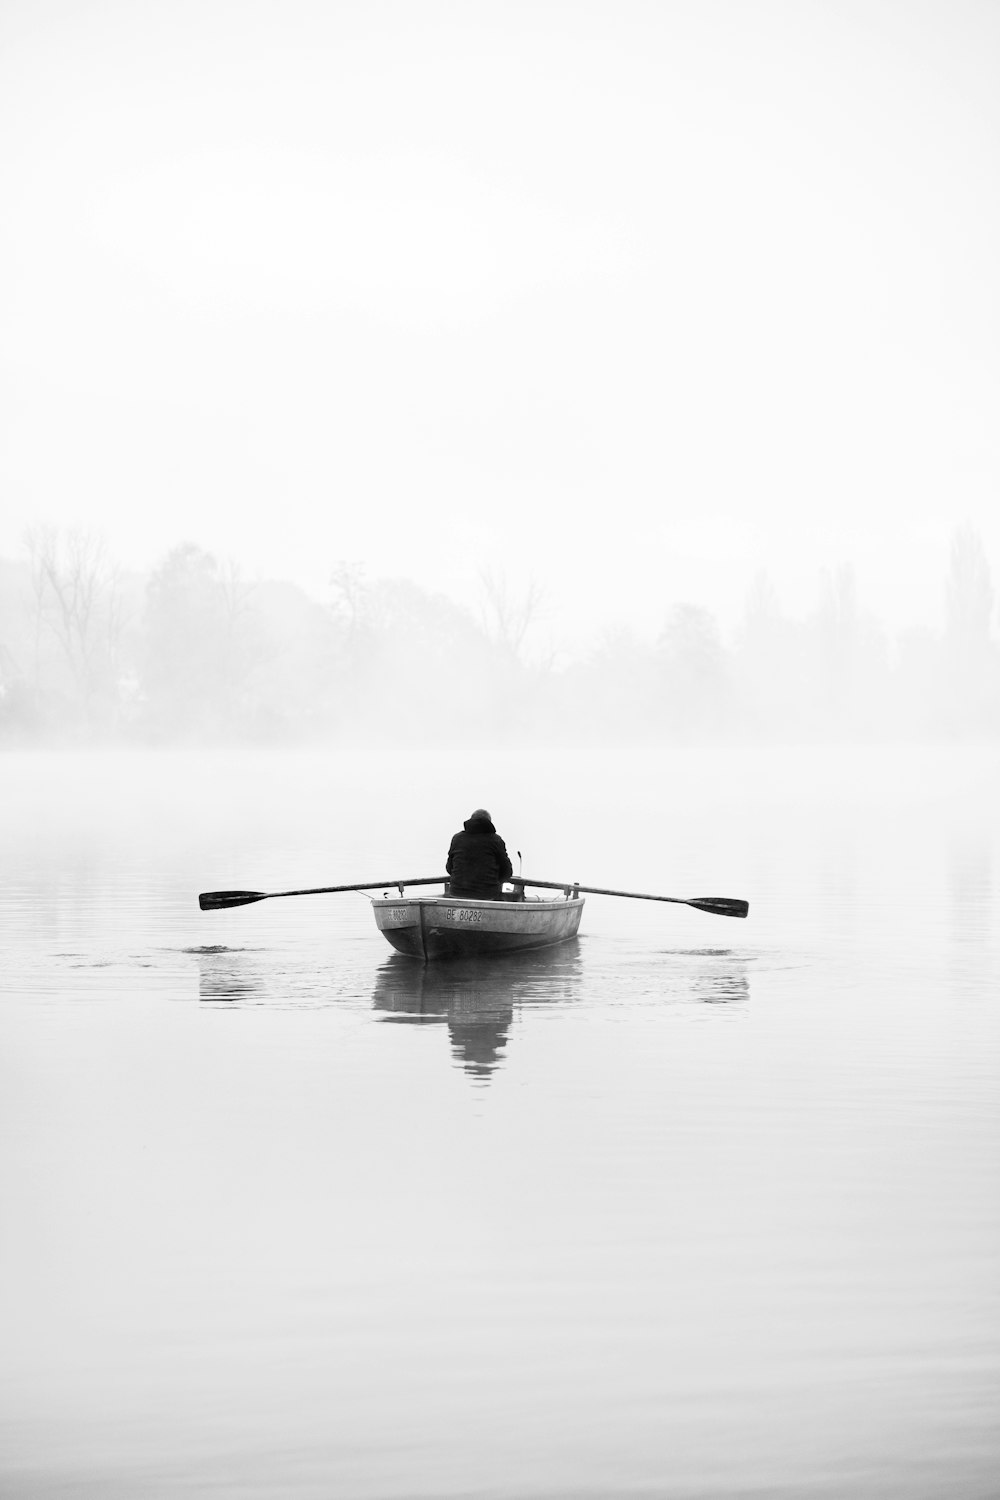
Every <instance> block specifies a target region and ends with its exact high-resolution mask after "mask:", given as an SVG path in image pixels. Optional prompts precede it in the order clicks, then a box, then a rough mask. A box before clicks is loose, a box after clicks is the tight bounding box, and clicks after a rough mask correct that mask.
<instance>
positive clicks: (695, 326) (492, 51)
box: [0, 0, 1000, 640]
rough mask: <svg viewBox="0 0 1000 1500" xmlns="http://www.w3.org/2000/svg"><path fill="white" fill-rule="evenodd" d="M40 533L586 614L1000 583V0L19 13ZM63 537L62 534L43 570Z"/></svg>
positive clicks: (31, 432) (16, 129)
mask: <svg viewBox="0 0 1000 1500" xmlns="http://www.w3.org/2000/svg"><path fill="white" fill-rule="evenodd" d="M0 45H2V56H0V205H2V230H0V313H2V336H0V389H2V423H3V433H2V445H0V553H2V554H4V555H7V556H15V555H18V553H19V552H20V551H21V544H22V539H23V535H24V532H25V529H26V527H28V526H30V525H32V524H33V523H37V522H42V521H47V522H51V523H54V524H58V525H65V526H83V527H88V528H93V529H99V530H102V531H103V532H104V533H105V534H106V536H107V539H108V542H109V545H110V547H111V550H112V551H113V552H114V553H115V555H116V556H117V557H118V558H119V559H121V561H122V562H124V563H125V564H126V565H127V566H129V567H136V568H144V567H147V566H149V565H151V564H153V563H155V562H156V561H157V559H158V558H159V557H160V556H162V554H163V553H164V552H165V551H166V549H167V548H168V547H170V546H171V545H173V544H174V543H176V542H178V541H180V540H183V539H191V540H194V541H197V542H200V543H201V544H202V545H204V546H206V547H208V548H209V549H211V550H213V551H216V552H218V553H220V554H223V555H226V556H232V557H235V558H237V559H239V560H240V561H241V562H242V563H243V565H244V566H245V568H246V569H247V570H248V572H249V573H250V574H251V575H260V576H284V577H289V578H293V579H295V580H297V581H299V582H301V583H302V584H304V585H305V586H307V587H308V588H309V589H310V590H311V591H313V592H315V593H317V594H318V595H320V596H322V595H324V594H325V591H326V588H327V581H328V579H329V576H330V573H331V571H332V569H333V567H334V566H335V565H336V564H337V563H338V562H340V561H343V560H346V561H351V562H355V563H361V564H364V566H365V567H366V569H367V570H368V572H369V573H370V574H371V575H372V576H385V575H391V574H397V573H402V574H406V575H408V576H410V577H412V578H415V579H417V580H418V581H419V582H421V583H423V584H424V585H426V586H428V587H435V588H442V589H445V590H447V591H449V592H450V593H452V594H453V595H455V596H457V597H460V598H465V599H472V598H474V597H475V594H476V592H477V587H478V585H477V575H478V572H479V570H480V569H481V568H483V567H484V566H488V567H492V568H493V569H494V570H496V571H504V572H505V573H506V574H507V575H508V576H509V578H510V579H511V580H512V582H514V583H516V582H517V581H518V580H523V579H524V578H526V577H527V576H528V575H529V574H533V575H534V576H535V578H536V579H537V580H538V581H539V582H540V583H542V584H543V585H544V587H545V589H546V591H547V594H548V599H549V609H550V615H551V624H552V629H553V631H554V633H555V634H556V636H557V637H559V638H561V639H563V640H566V639H569V638H571V637H572V636H573V635H574V634H575V633H577V632H578V633H579V634H581V635H589V634H591V633H592V631H593V630H594V628H595V627H596V626H598V625H600V624H603V623H605V622H608V621H611V620H615V619H617V620H630V621H632V622H633V623H635V624H636V625H637V626H639V627H640V628H642V629H653V628H655V627H656V626H657V624H658V623H659V622H660V621H661V619H662V617H663V615H664V613H665V612H666V610H667V609H668V608H669V606H670V604H671V603H673V602H677V601H678V600H692V601H694V602H701V603H704V604H707V605H709V606H710V607H711V608H713V609H715V610H716V611H717V612H718V613H719V615H720V618H721V619H722V620H723V623H724V624H725V625H727V626H730V625H731V624H732V623H734V622H735V620H736V619H737V618H738V615H739V611H740V608H741V606H742V600H743V596H744V593H745V590H746V587H747V585H748V583H749V581H750V579H751V578H752V576H753V574H754V573H755V571H756V570H757V569H759V568H761V567H767V568H768V569H769V570H770V572H771V575H772V578H773V580H774V582H775V584H776V586H777V590H778V594H779V598H780V599H781V601H782V603H783V604H784V605H785V607H786V608H787V609H789V611H791V612H793V613H799V612H801V611H803V610H804V609H806V608H808V607H809V606H810V605H811V604H812V602H813V601H814V599H815V597H816V594H817V587H818V579H819V573H820V570H821V568H823V567H824V566H837V565H838V564H841V563H844V562H853V563H854V564H855V566H856V568H857V572H858V578H859V583H860V587H861V590H862V594H863V596H864V597H865V598H866V599H867V600H868V602H869V603H870V604H872V605H873V606H874V607H876V608H877V609H878V611H879V612H880V613H882V614H883V615H884V616H885V617H886V619H887V620H888V621H889V622H890V623H894V624H905V623H908V622H910V621H925V622H926V623H928V624H935V623H936V622H937V621H938V620H939V618H940V613H941V602H942V584H943V574H944V569H945V567H946V562H947V547H948V539H949V535H950V532H951V530H952V528H953V527H954V526H955V525H956V524H958V523H959V522H961V521H963V520H966V519H968V520H971V521H972V522H973V523H974V524H976V525H977V526H978V527H979V529H980V531H981V532H982V534H983V537H984V540H985V542H986V544H987V550H988V553H989V554H990V556H991V559H992V561H993V564H994V568H995V569H997V570H1000V423H998V392H1000V309H998V284H1000V283H998V271H1000V209H998V183H1000V5H997V4H990V3H968V0H941V3H934V4H924V3H920V0H908V3H898V4H897V3H886V0H863V3H858V4H852V3H843V0H842V3H809V0H789V3H785V4H776V3H762V0H735V3H732V4H719V3H714V0H678V3H671V0H662V3H659V4H652V3H650V4H635V3H628V0H614V3H596V4H595V3H575V4H571V3H564V4H550V3H545V0H540V3H532V4H524V5H522V4H514V3H477V0H466V3H450V4H438V3H428V0H408V3H402V4H384V3H378V0H373V3H363V4H343V3H336V0H328V3H318V0H282V3H280V4H279V3H256V0H238V3H237V0H233V3H227V0H130V3H128V4H115V3H112V0H99V3H93V4H91V3H87V0H75V3H65V4H54V3H46V0H31V3H19V0H4V3H3V5H2V8H0ZM22 555H23V553H22Z"/></svg>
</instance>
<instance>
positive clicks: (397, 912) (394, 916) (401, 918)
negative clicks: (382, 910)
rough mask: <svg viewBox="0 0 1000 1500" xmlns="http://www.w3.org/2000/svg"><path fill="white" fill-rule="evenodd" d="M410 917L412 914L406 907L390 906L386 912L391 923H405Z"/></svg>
mask: <svg viewBox="0 0 1000 1500" xmlns="http://www.w3.org/2000/svg"><path fill="white" fill-rule="evenodd" d="M409 915H410V913H409V912H408V911H407V909H406V907H405V906H390V907H389V909H388V911H387V912H386V916H387V917H388V918H389V921H390V922H405V921H407V919H408V918H409Z"/></svg>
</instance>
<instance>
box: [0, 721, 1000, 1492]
mask: <svg viewBox="0 0 1000 1500" xmlns="http://www.w3.org/2000/svg"><path fill="white" fill-rule="evenodd" d="M5 769H6V775H5V780H4V788H5V789H4V793H3V816H4V827H5V838H4V842H3V850H2V853H0V881H2V894H3V902H2V909H3V946H4V979H3V990H4V997H3V1007H2V1012H0V1026H2V1029H3V1034H4V1044H3V1049H2V1057H3V1062H2V1064H0V1069H2V1079H0V1083H2V1092H3V1098H4V1101H5V1104H4V1113H5V1128H4V1132H3V1145H2V1148H0V1173H2V1193H3V1200H4V1203H5V1221H6V1230H5V1234H4V1241H3V1251H2V1257H3V1275H2V1280H0V1293H2V1298H3V1303H4V1322H5V1327H6V1329H7V1334H6V1337H5V1340H4V1353H3V1356H2V1358H0V1381H2V1403H0V1404H2V1408H3V1413H4V1416H3V1422H2V1428H0V1467H2V1471H3V1474H4V1482H3V1488H4V1490H5V1493H10V1494H11V1495H17V1496H42V1495H45V1496H48V1495H53V1496H54V1495H55V1494H64V1493H71V1494H72V1493H76V1492H79V1493H81V1494H82V1493H100V1494H101V1495H108V1496H122V1497H125V1496H131V1495H135V1494H140V1493H141V1494H143V1495H146V1496H150V1497H154V1500H155V1497H159V1496H167V1495H170V1494H175V1493H187V1494H194V1495H202V1494H208V1493H217V1492H221V1493H232V1494H239V1495H260V1496H279V1495H281V1496H284V1495H295V1496H298V1495H301V1496H317V1497H318V1496H320V1495H329V1494H338V1495H345V1496H358V1497H364V1496H372V1497H375V1496H380V1497H386V1496H399V1497H412V1496H418V1495H421V1496H422V1495H431V1494H433V1495H472V1494H483V1493H493V1492H494V1491H496V1490H498V1489H501V1490H502V1491H503V1493H504V1494H505V1495H515V1496H524V1497H526V1500H527V1497H532V1500H534V1497H542V1496H545V1497H555V1496H565V1495H603V1494H611V1493H613V1494H616V1495H617V1494H626V1495H627V1494H639V1493H648V1492H649V1491H650V1490H652V1491H653V1492H655V1493H657V1494H661V1495H665V1496H677V1497H682V1496H683V1497H687V1496H690V1495H694V1494H703V1495H706V1496H718V1497H722V1496H729V1495H732V1494H734V1493H741V1492H744V1491H746V1492H763V1493H767V1494H787V1495H789V1496H793V1495H794V1496H800V1495H817V1496H830V1497H833V1496H838V1497H841V1496H847V1497H858V1500H862V1497H867V1496H869V1495H871V1494H873V1493H879V1494H883V1495H898V1496H900V1497H903V1496H906V1497H912V1496H918V1497H926V1500H932V1497H935V1500H936V1497H937V1496H939V1495H940V1494H942V1493H945V1492H958V1493H962V1494H963V1495H968V1496H977V1497H983V1500H986V1497H987V1496H989V1495H991V1494H992V1492H993V1488H994V1481H995V1474H996V1470H997V1463H998V1458H1000V1454H998V1450H997V1440H996V1432H997V1430H998V1428H997V1422H996V1416H997V1401H998V1395H1000V1387H998V1369H1000V1326H998V1322H997V1317H996V1282H995V1265H996V1257H997V1252H998V1249H1000V1215H998V1199H997V1194H996V1186H995V1165H996V1158H997V1147H998V1138H1000V1110H998V1107H997V1092H996V1087H995V1082H996V1069H997V1062H998V1060H1000V1019H998V1012H997V1008H996V1003H995V1001H996V993H997V977H998V974H1000V928H998V922H997V904H996V871H997V868H998V855H1000V806H998V800H997V793H996V786H995V783H996V778H995V775H994V764H993V756H992V752H986V751H981V750H978V751H977V750H975V749H964V750H963V749H949V750H941V749H932V750H921V749H912V750H908V751H900V750H884V751H882V750H878V749H874V750H838V751H826V750H815V751H806V750H799V751H793V752H787V751H786V752H782V751H775V750H766V751H765V750H757V749H755V750H746V751H736V752H733V751H726V750H716V751H711V750H705V749H699V750H677V749H674V750H661V751H655V752H650V753H647V754H644V755H642V754H630V755H624V754H621V753H616V752H603V753H597V752H589V753H581V754H579V755H578V756H576V757H566V756H564V755H562V754H560V753H555V754H553V753H539V752H537V751H531V750H524V749H522V750H519V751H516V752H496V753H494V754H493V755H492V756H482V757H478V758H476V759H475V760H473V761H470V760H469V759H468V758H465V757H451V756H442V755H440V754H432V755H425V756H422V757H419V756H414V755H413V754H407V755H396V754H392V753H388V752H384V751H383V752H381V753H376V752H372V751H358V752H355V753H346V752H343V751H341V752H322V753H315V752H299V753H288V752H282V751H256V752H241V753H236V752H233V751H216V752H162V753H158V754H153V753H108V752H92V753H89V754H77V755H67V754H62V753H49V754H42V755H38V754H35V755H21V754H9V755H8V756H7V757H6V760H5ZM484 798H485V799H486V800H487V804H488V805H489V807H490V809H491V811H492V812H493V814H494V817H495V819H496V822H497V825H498V827H499V829H500V831H501V833H502V834H503V835H504V837H505V838H506V839H507V841H508V844H509V846H510V847H511V848H512V849H521V850H522V852H523V854H524V870H525V873H526V874H531V875H534V876H537V877H538V878H541V879H547V878H553V879H560V880H561V879H567V880H571V879H579V880H581V881H583V882H584V883H595V884H609V885H614V886H618V887H622V888H625V889H634V890H640V891H641V890H649V891H654V892H659V893H661V894H674V895H680V896H685V895H697V894H716V895H731V896H743V897H745V898H747V899H749V901H750V903H751V910H750V917H749V919H748V920H747V921H745V922H743V921H740V922H736V921H726V920H724V919H720V918H712V917H708V916H705V915H703V914H702V913H699V912H697V911H693V910H690V909H687V908H684V907H662V906H656V905H653V904H651V903H641V902H629V901H624V900H619V901H615V900H612V899H610V898H606V899H602V898H598V897H590V898H588V901H587V906H586V908H585V911H584V917H583V924H582V928H581V936H580V938H579V939H578V940H577V941H576V942H574V943H572V944H568V945H566V946H565V947H562V948H555V949H552V950H550V951H548V952H542V953H538V954H533V955H532V954H527V955H523V956H522V957H520V958H511V959H507V960H504V961H503V962H502V963H498V964H496V965H475V964H468V963H465V962H462V963H459V964H456V965H453V966H446V965H443V964H442V965H440V966H438V967H437V968H436V969H425V968H423V967H422V966H421V965H419V964H416V963H413V962H411V961H408V960H405V959H402V958H401V957H399V956H398V955H395V954H393V953H391V951H390V950H389V949H388V947H387V946H386V945H385V944H384V942H383V940H382V939H381V937H380V935H379V934H378V933H377V931H376V930H375V925H374V920H373V917H372V913H371V911H370V908H369V903H368V900H367V898H366V897H365V896H362V895H347V896H341V897H318V896H316V897H303V898H299V899H295V900H284V901H270V902H261V903H258V904H257V905H255V906H252V907H244V908H238V909H234V910H231V911H220V912H213V913H202V912H200V911H199V910H198V908H197V904H196V896H197V892H198V890H200V889H214V888H234V887H235V888H256V889H261V890H280V889H287V888H290V887H302V886H311V885H327V884H336V883H341V882H347V881H351V880H366V879H375V880H378V879H385V880H386V881H390V880H392V879H395V878H415V877H417V876H421V875H432V874H434V873H436V867H437V866H438V864H439V863H440V861H441V860H442V859H443V856H444V851H445V850H446V848H447V843H448V839H449V838H450V835H451V833H452V832H453V831H454V828H455V827H457V826H458V825H459V823H460V822H461V819H462V818H463V817H464V816H467V814H468V812H469V810H470V809H471V807H472V806H474V805H477V804H479V803H481V802H482V801H483V800H484ZM723 1439H724V1440H723Z"/></svg>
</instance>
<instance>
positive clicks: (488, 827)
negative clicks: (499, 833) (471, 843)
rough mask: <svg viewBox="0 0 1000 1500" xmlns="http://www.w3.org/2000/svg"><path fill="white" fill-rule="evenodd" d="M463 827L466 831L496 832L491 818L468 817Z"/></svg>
mask: <svg viewBox="0 0 1000 1500" xmlns="http://www.w3.org/2000/svg"><path fill="white" fill-rule="evenodd" d="M462 827H463V828H464V829H465V831H466V833H496V829H495V828H494V827H493V824H492V823H491V822H490V820H489V818H466V820H465V822H464V823H463V824H462Z"/></svg>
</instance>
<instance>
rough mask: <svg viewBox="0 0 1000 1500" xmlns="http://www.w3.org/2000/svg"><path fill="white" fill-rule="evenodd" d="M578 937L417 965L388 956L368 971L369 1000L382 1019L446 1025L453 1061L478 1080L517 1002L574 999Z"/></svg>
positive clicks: (495, 1059)
mask: <svg viewBox="0 0 1000 1500" xmlns="http://www.w3.org/2000/svg"><path fill="white" fill-rule="evenodd" d="M579 983H580V952H579V942H578V941H577V940H574V941H572V942H569V943H560V944H559V945H558V946H556V947H553V948H543V949H540V950H538V951H536V952H533V953H520V954H510V955H508V956H505V957H502V958H479V959H473V958H470V959H454V960H450V961H448V962H447V963H440V964H418V963H415V962H414V960H413V959H412V958H404V957H403V956H402V955H401V954H394V955H393V956H392V957H391V958H388V959H386V961H385V963H383V964H382V965H380V967H379V970H378V972H377V974H376V976H375V987H374V990H373V992H372V1004H373V1006H374V1008H375V1009H376V1010H379V1011H383V1012H385V1014H384V1016H383V1020H385V1021H394V1022H402V1023H404V1024H406V1023H409V1024H416V1025H421V1024H427V1023H432V1024H433V1023H435V1022H437V1023H445V1024H447V1027H448V1034H449V1037H450V1039H451V1047H452V1056H453V1058H454V1060H455V1063H456V1064H457V1065H458V1066H459V1067H461V1068H462V1069H464V1071H465V1072H466V1073H468V1074H469V1075H470V1077H472V1078H475V1079H477V1080H479V1081H481V1082H483V1081H486V1080H487V1079H489V1077H490V1075H491V1074H492V1073H493V1072H494V1071H495V1069H496V1068H497V1067H498V1066H499V1065H500V1063H501V1061H502V1059H503V1053H504V1050H505V1048H506V1046H507V1037H508V1032H509V1030H510V1026H511V1023H512V1021H513V1019H514V1008H515V1006H516V1005H525V1004H538V1003H541V1002H544V1001H552V1000H560V1001H566V1000H569V999H573V998H575V996H576V995H577V994H578V991H579Z"/></svg>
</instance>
